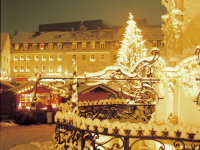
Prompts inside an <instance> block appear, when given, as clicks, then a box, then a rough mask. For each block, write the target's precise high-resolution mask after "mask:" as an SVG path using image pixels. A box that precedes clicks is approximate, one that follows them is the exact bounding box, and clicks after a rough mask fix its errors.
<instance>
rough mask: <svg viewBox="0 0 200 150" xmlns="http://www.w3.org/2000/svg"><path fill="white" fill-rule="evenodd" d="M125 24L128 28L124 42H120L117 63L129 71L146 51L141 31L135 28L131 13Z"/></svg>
mask: <svg viewBox="0 0 200 150" xmlns="http://www.w3.org/2000/svg"><path fill="white" fill-rule="evenodd" d="M127 23H128V26H127V27H126V31H125V33H124V34H123V35H124V40H123V41H122V42H121V43H122V44H121V48H120V49H119V50H118V54H117V55H118V59H117V63H118V65H120V66H121V67H123V68H124V69H125V70H127V71H129V70H131V69H132V68H133V66H134V65H135V63H136V62H137V61H138V60H139V59H140V58H141V57H144V56H146V50H147V49H146V48H145V46H144V42H145V40H143V36H142V35H141V30H140V29H139V28H138V27H137V26H136V22H135V21H134V20H133V15H132V14H131V13H130V16H129V20H128V22H127Z"/></svg>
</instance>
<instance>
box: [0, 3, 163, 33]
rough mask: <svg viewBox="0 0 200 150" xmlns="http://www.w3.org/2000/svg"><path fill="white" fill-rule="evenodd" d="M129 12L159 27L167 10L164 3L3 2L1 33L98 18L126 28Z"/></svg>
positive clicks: (30, 30)
mask: <svg viewBox="0 0 200 150" xmlns="http://www.w3.org/2000/svg"><path fill="white" fill-rule="evenodd" d="M129 12H131V13H132V14H133V16H134V18H136V19H143V18H146V19H147V20H148V23H149V24H151V25H157V24H162V21H161V15H163V14H165V13H166V8H165V7H164V6H162V5H161V0H1V32H9V33H10V34H14V31H15V30H17V31H19V32H35V31H38V30H39V24H49V23H62V22H73V21H85V20H97V19H102V20H104V21H106V22H107V23H109V24H111V25H114V26H118V25H126V22H127V20H128V16H129Z"/></svg>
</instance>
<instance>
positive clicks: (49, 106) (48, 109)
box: [47, 102, 53, 124]
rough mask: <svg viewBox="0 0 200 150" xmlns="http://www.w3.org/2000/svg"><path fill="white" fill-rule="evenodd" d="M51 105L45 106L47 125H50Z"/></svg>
mask: <svg viewBox="0 0 200 150" xmlns="http://www.w3.org/2000/svg"><path fill="white" fill-rule="evenodd" d="M52 111H53V109H52V105H51V103H50V102H49V105H47V123H48V124H51V123H52Z"/></svg>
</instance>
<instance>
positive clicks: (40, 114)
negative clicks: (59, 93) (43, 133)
mask: <svg viewBox="0 0 200 150" xmlns="http://www.w3.org/2000/svg"><path fill="white" fill-rule="evenodd" d="M35 108H36V113H37V121H38V122H39V123H43V122H44V118H43V117H44V112H43V110H42V108H43V103H42V102H41V101H39V100H37V101H36V102H35Z"/></svg>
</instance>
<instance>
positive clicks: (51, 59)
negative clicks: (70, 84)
mask: <svg viewBox="0 0 200 150" xmlns="http://www.w3.org/2000/svg"><path fill="white" fill-rule="evenodd" d="M76 56H77V55H73V56H72V58H73V59H75V60H76ZM114 57H116V56H113V60H115V59H116V58H114ZM19 60H21V61H23V60H30V55H26V59H25V56H24V55H20V59H19ZM46 60H47V56H46V55H42V61H46ZM53 60H54V56H53V55H49V61H53ZM57 60H58V61H61V60H62V55H58V58H57ZM81 60H82V61H86V55H85V54H83V55H82V58H81ZM104 60H105V55H104V54H100V61H104ZM14 61H18V56H17V55H15V56H14ZM35 61H39V56H38V55H35ZM90 61H95V55H94V54H91V55H90Z"/></svg>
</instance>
